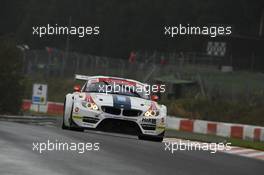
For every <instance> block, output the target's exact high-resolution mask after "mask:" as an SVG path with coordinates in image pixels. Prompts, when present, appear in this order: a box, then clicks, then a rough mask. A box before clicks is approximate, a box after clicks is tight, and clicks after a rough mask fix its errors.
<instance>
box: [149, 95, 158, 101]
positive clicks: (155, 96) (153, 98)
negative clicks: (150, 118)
mask: <svg viewBox="0 0 264 175" xmlns="http://www.w3.org/2000/svg"><path fill="white" fill-rule="evenodd" d="M151 100H152V101H158V100H159V97H158V96H157V95H151Z"/></svg>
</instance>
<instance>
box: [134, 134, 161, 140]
mask: <svg viewBox="0 0 264 175" xmlns="http://www.w3.org/2000/svg"><path fill="white" fill-rule="evenodd" d="M138 139H139V140H149V141H154V142H162V141H163V135H161V136H149V135H144V134H140V135H138Z"/></svg>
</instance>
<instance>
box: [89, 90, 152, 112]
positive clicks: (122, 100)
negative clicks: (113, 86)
mask: <svg viewBox="0 0 264 175" xmlns="http://www.w3.org/2000/svg"><path fill="white" fill-rule="evenodd" d="M90 95H91V97H92V98H93V100H94V102H95V103H96V104H98V105H99V106H113V107H117V108H127V109H138V110H142V111H146V110H148V109H149V107H150V106H151V101H150V100H146V99H143V98H138V97H131V96H124V95H117V94H98V93H90Z"/></svg>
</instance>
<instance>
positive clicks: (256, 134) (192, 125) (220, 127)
mask: <svg viewBox="0 0 264 175" xmlns="http://www.w3.org/2000/svg"><path fill="white" fill-rule="evenodd" d="M22 109H23V110H24V111H28V110H31V111H35V112H43V113H48V114H56V115H62V114H63V103H56V102H48V103H47V104H46V105H40V106H38V105H35V104H31V100H24V101H23V104H22ZM167 128H170V129H176V130H180V131H187V132H194V133H201V134H214V135H218V136H223V137H232V138H239V139H246V140H254V141H264V127H261V126H253V125H241V124H234V123H224V122H213V121H205V120H191V119H185V118H178V117H172V116H168V117H167Z"/></svg>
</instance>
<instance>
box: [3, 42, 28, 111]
mask: <svg viewBox="0 0 264 175" xmlns="http://www.w3.org/2000/svg"><path fill="white" fill-rule="evenodd" d="M22 59H23V57H22V54H21V52H20V51H19V50H18V49H17V48H16V44H15V42H13V41H10V40H4V41H0V81H1V83H0V97H1V98H0V113H5V114H17V113H18V112H19V111H20V108H21V103H22V98H23V92H24V87H23V76H22V64H23V60H22Z"/></svg>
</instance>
